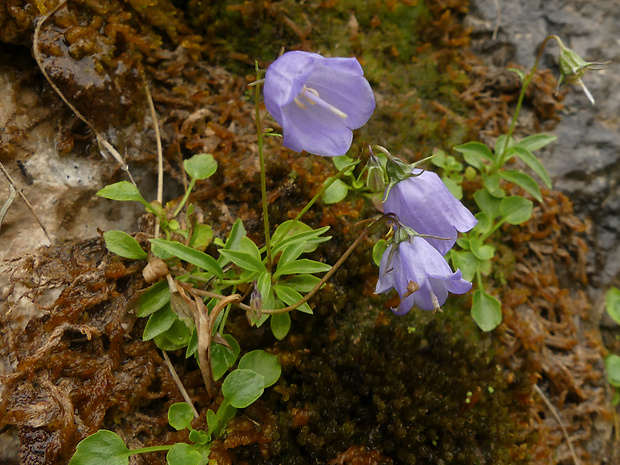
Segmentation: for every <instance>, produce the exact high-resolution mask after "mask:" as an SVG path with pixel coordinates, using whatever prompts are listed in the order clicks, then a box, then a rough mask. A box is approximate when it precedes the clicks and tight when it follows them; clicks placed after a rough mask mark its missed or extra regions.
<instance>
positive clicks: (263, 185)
mask: <svg viewBox="0 0 620 465" xmlns="http://www.w3.org/2000/svg"><path fill="white" fill-rule="evenodd" d="M256 81H257V82H258V81H260V76H259V71H258V64H257V65H256ZM254 87H255V90H254V112H255V115H256V133H257V135H258V159H259V162H260V191H261V196H262V198H263V223H264V224H265V248H266V249H267V270H271V265H272V263H273V262H272V257H271V236H270V234H269V213H268V209H267V206H268V205H267V179H266V175H265V157H264V155H263V128H262V125H261V121H260V107H259V105H260V83H258V84H256V85H255V86H254Z"/></svg>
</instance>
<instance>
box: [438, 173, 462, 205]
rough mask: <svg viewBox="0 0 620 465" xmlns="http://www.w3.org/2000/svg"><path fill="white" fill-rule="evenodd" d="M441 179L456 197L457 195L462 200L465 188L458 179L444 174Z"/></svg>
mask: <svg viewBox="0 0 620 465" xmlns="http://www.w3.org/2000/svg"><path fill="white" fill-rule="evenodd" d="M441 180H442V181H443V183H444V184H445V185H446V187H447V188H448V190H449V191H450V193H451V194H452V195H453V196H454V197H456V198H457V199H458V200H461V199H462V198H463V188H462V187H461V186H460V185H459V184H458V183H457V182H456V181H454V180H453V179H451V178H448V177H446V176H442V177H441Z"/></svg>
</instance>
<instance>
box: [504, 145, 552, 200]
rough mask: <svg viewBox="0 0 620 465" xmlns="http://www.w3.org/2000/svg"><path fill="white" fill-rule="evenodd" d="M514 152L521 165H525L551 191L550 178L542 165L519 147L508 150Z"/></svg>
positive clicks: (530, 153)
mask: <svg viewBox="0 0 620 465" xmlns="http://www.w3.org/2000/svg"><path fill="white" fill-rule="evenodd" d="M510 151H511V152H514V153H515V154H516V155H517V157H519V159H521V161H522V162H523V163H525V164H526V165H527V166H528V167H529V168H530V169H531V170H532V171H533V172H534V173H536V175H537V176H538V177H539V178H540V179H541V180H542V182H543V183H544V184H545V186H547V188H548V189H551V178H550V177H549V173H548V172H547V169H546V168H545V167H544V165H543V164H542V163H541V162H540V161H539V160H538V158H536V157H535V156H534V155H533V154H532V152H530V151H529V150H528V149H526V148H523V147H521V146H520V145H518V146H516V147H513V148H512V149H510Z"/></svg>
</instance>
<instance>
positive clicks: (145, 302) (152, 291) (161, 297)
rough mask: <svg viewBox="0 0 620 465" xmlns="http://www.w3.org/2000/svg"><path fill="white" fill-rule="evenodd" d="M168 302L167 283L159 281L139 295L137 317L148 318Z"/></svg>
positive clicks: (168, 288)
mask: <svg viewBox="0 0 620 465" xmlns="http://www.w3.org/2000/svg"><path fill="white" fill-rule="evenodd" d="M168 302H170V286H168V282H167V281H160V282H158V283H155V284H153V285H152V286H151V287H149V288H148V289H147V290H146V291H145V292H144V293H143V294H140V308H139V310H138V316H139V317H145V316H149V315H151V314H153V313H155V312H156V311H157V310H159V309H160V308H162V307H163V306H164V305H166V304H167V303H168Z"/></svg>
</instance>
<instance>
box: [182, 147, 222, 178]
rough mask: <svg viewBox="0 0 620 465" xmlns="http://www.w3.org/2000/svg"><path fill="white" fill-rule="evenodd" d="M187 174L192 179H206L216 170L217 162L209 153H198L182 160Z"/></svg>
mask: <svg viewBox="0 0 620 465" xmlns="http://www.w3.org/2000/svg"><path fill="white" fill-rule="evenodd" d="M183 167H184V168H185V171H186V172H187V174H189V175H190V177H191V178H193V179H207V178H210V177H211V176H213V174H214V173H215V172H216V171H217V162H216V161H215V158H213V155H211V154H210V153H199V154H198V155H194V156H193V157H192V158H190V159H189V160H185V161H184V162H183Z"/></svg>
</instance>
